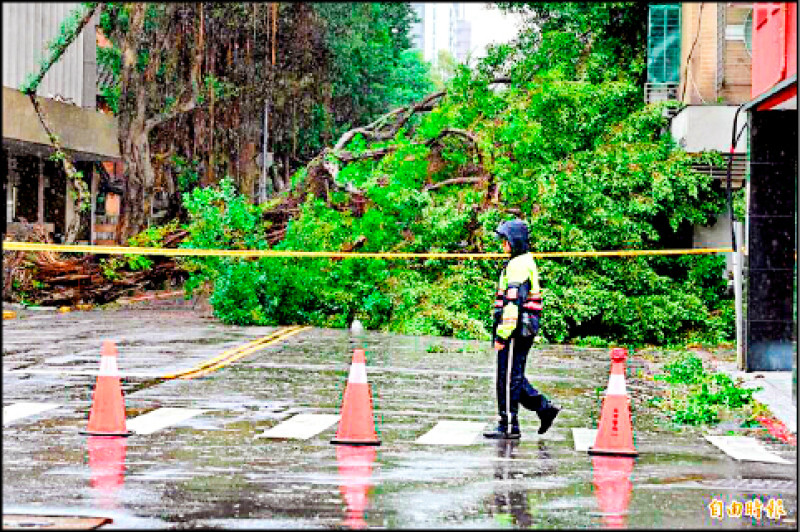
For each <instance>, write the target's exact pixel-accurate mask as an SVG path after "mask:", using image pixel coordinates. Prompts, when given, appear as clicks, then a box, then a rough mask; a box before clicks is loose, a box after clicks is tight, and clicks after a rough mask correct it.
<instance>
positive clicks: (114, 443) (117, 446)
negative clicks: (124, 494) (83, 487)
mask: <svg viewBox="0 0 800 532" xmlns="http://www.w3.org/2000/svg"><path fill="white" fill-rule="evenodd" d="M88 448H89V469H90V470H91V472H92V477H91V483H92V488H93V490H94V491H95V493H96V494H97V498H98V500H99V503H100V505H101V506H103V507H105V508H116V507H117V506H118V501H117V491H119V489H120V488H121V487H122V485H123V484H124V483H125V454H126V453H127V449H128V440H126V439H125V438H120V437H116V436H89V442H88Z"/></svg>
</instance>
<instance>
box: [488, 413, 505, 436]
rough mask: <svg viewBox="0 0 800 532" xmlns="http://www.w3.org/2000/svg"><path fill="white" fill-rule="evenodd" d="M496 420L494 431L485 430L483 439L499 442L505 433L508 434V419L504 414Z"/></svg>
mask: <svg viewBox="0 0 800 532" xmlns="http://www.w3.org/2000/svg"><path fill="white" fill-rule="evenodd" d="M498 419H499V421H498V423H497V427H496V428H495V429H494V430H487V431H486V432H484V433H483V437H484V438H489V439H490V440H499V439H501V438H505V437H506V433H507V432H508V417H507V416H506V415H505V414H500V415H499V416H498Z"/></svg>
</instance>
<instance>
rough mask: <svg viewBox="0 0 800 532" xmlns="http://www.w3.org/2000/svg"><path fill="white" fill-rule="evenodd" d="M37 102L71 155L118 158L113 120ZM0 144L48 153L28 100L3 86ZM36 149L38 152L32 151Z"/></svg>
mask: <svg viewBox="0 0 800 532" xmlns="http://www.w3.org/2000/svg"><path fill="white" fill-rule="evenodd" d="M41 101H42V109H43V110H44V113H45V115H46V116H47V118H48V121H49V123H50V125H51V127H52V128H53V129H54V130H55V133H56V134H57V135H58V136H59V137H60V139H61V142H62V145H63V146H64V148H66V149H68V150H71V151H73V152H75V153H74V155H75V157H76V158H77V159H83V160H86V159H97V160H109V159H119V158H120V152H119V140H118V138H117V137H118V130H117V119H116V118H115V117H113V116H110V115H107V114H104V113H100V112H98V111H92V110H89V109H81V108H79V107H75V106H74V105H68V104H64V103H60V102H55V101H52V100H48V99H44V98H43V99H42V100H41ZM25 144H29V146H25ZM3 145H4V146H7V145H10V146H12V147H15V148H19V149H21V150H25V151H28V152H29V153H41V154H46V155H49V154H50V153H51V152H52V149H51V148H50V146H51V144H50V140H49V139H48V137H47V134H46V133H45V131H44V128H43V127H42V125H41V123H40V122H39V118H38V116H36V111H34V109H33V104H31V101H30V98H29V97H28V96H25V95H24V94H22V93H21V92H19V91H17V90H13V89H9V88H8V87H3ZM37 147H39V148H40V152H37V151H35V150H36V149H37Z"/></svg>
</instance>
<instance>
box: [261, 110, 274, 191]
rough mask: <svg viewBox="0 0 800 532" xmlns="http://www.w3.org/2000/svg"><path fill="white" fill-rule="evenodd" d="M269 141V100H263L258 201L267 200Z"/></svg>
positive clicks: (270, 157) (270, 161) (269, 164)
mask: <svg viewBox="0 0 800 532" xmlns="http://www.w3.org/2000/svg"><path fill="white" fill-rule="evenodd" d="M268 142H269V100H264V143H263V145H262V146H261V177H260V178H259V179H258V203H263V202H265V201H266V200H267V171H268V170H269V168H270V167H271V166H272V153H270V152H268V151H267V145H268Z"/></svg>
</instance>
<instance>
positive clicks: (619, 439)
mask: <svg viewBox="0 0 800 532" xmlns="http://www.w3.org/2000/svg"><path fill="white" fill-rule="evenodd" d="M626 356H627V352H626V350H625V348H622V347H615V348H613V349H612V350H611V375H610V376H609V378H608V389H607V390H606V395H605V397H604V398H603V408H602V410H601V412H600V428H599V429H598V431H597V438H596V439H595V442H594V445H593V446H592V447H590V448H589V454H610V455H620V456H636V455H638V454H639V453H638V452H637V451H636V449H635V448H634V446H633V425H632V424H631V400H630V398H629V397H628V393H627V391H626V390H625V358H626Z"/></svg>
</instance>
